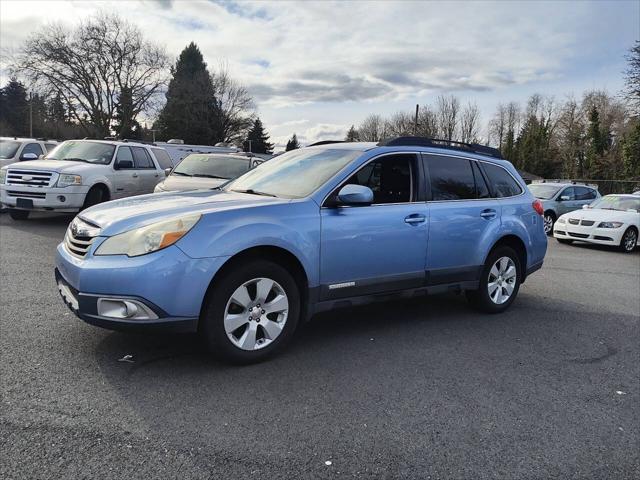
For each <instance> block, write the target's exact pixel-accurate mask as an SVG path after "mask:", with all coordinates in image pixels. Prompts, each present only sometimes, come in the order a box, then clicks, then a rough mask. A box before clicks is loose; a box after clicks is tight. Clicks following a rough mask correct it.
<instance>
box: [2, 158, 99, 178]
mask: <svg viewBox="0 0 640 480" xmlns="http://www.w3.org/2000/svg"><path fill="white" fill-rule="evenodd" d="M107 167H108V165H99V164H94V163H86V162H72V161H69V160H27V161H25V162H19V165H16V164H13V165H12V166H11V167H10V168H21V169H28V170H46V171H47V172H58V173H73V174H77V175H81V174H82V172H83V171H86V170H91V171H94V172H95V170H96V168H107Z"/></svg>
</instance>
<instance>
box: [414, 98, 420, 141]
mask: <svg viewBox="0 0 640 480" xmlns="http://www.w3.org/2000/svg"><path fill="white" fill-rule="evenodd" d="M419 109H420V105H418V104H417V103H416V118H415V120H414V122H413V134H414V135H418V110H419Z"/></svg>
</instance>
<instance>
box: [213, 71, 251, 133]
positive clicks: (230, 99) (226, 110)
mask: <svg viewBox="0 0 640 480" xmlns="http://www.w3.org/2000/svg"><path fill="white" fill-rule="evenodd" d="M211 79H212V81H213V89H214V96H215V97H214V102H215V109H214V119H213V130H214V137H215V138H218V139H219V141H221V142H225V143H237V141H238V140H240V139H242V138H244V136H245V134H246V133H247V131H248V129H249V128H250V127H251V126H252V125H253V121H254V119H255V104H254V102H253V99H252V98H251V95H249V92H248V90H247V89H246V88H245V87H244V85H241V84H240V83H239V82H237V81H236V80H234V79H233V78H231V76H230V74H229V70H228V68H227V66H226V65H225V64H221V65H220V67H219V69H218V71H217V72H215V73H214V74H213V75H211Z"/></svg>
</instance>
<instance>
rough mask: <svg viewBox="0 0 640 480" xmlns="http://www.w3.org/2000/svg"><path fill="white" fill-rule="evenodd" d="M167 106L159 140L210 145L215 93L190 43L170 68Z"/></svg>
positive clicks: (199, 53) (194, 47)
mask: <svg viewBox="0 0 640 480" xmlns="http://www.w3.org/2000/svg"><path fill="white" fill-rule="evenodd" d="M171 73H172V75H173V78H172V79H171V81H170V82H169V88H168V89H167V93H166V97H167V103H166V105H165V106H164V108H163V109H162V112H161V113H160V117H159V119H158V123H157V126H158V127H159V129H160V131H161V135H160V136H161V137H163V138H165V139H169V138H181V139H183V140H184V142H185V143H192V144H198V143H200V144H209V143H212V142H213V140H214V138H213V130H212V118H213V115H214V111H215V106H216V102H215V95H214V94H215V91H214V86H213V82H212V80H211V75H210V73H209V70H208V69H207V64H206V63H205V62H204V59H203V57H202V53H201V52H200V49H199V48H198V46H197V45H196V44H195V43H193V42H191V43H190V44H189V45H188V46H187V47H186V48H185V49H184V50H183V51H182V53H181V54H180V56H179V57H178V60H177V62H176V65H175V66H174V67H172V69H171Z"/></svg>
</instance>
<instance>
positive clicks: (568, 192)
mask: <svg viewBox="0 0 640 480" xmlns="http://www.w3.org/2000/svg"><path fill="white" fill-rule="evenodd" d="M560 197H569V198H568V200H575V199H576V195H575V193H574V189H573V187H568V188H565V189H564V190H563V191H562V193H561V194H560V196H559V197H558V200H559V199H560Z"/></svg>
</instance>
